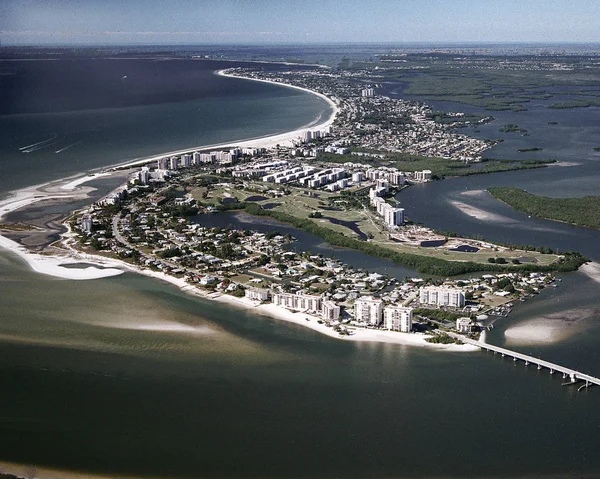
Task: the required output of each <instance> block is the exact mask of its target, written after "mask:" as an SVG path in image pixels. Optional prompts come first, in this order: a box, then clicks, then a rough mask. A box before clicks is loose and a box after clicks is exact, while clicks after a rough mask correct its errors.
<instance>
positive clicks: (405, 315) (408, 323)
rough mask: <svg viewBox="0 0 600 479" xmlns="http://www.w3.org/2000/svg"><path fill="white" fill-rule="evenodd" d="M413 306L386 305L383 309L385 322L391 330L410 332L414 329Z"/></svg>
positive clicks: (386, 326)
mask: <svg viewBox="0 0 600 479" xmlns="http://www.w3.org/2000/svg"><path fill="white" fill-rule="evenodd" d="M412 313H413V310H412V308H405V307H403V306H386V307H385V308H384V309H383V324H384V325H385V328H386V329H389V330H390V331H401V332H403V333H410V331H411V330H412Z"/></svg>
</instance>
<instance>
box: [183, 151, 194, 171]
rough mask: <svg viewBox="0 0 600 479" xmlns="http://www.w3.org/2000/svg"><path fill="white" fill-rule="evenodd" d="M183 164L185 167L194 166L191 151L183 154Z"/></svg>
mask: <svg viewBox="0 0 600 479" xmlns="http://www.w3.org/2000/svg"><path fill="white" fill-rule="evenodd" d="M181 166H183V167H185V168H189V167H190V166H192V155H190V154H189V153H187V154H185V155H183V156H182V157H181Z"/></svg>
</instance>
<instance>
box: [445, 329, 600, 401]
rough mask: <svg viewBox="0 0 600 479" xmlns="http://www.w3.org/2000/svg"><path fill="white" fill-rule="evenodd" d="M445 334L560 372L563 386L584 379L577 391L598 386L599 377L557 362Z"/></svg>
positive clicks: (456, 335)
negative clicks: (564, 380) (563, 380)
mask: <svg viewBox="0 0 600 479" xmlns="http://www.w3.org/2000/svg"><path fill="white" fill-rule="evenodd" d="M447 334H448V335H449V336H451V337H453V338H455V339H459V340H460V341H462V342H463V343H465V344H472V345H473V346H477V347H478V348H481V349H485V350H487V351H492V352H493V353H494V354H501V355H502V357H506V356H508V357H510V358H512V359H513V361H519V360H520V361H523V362H524V363H525V365H526V366H528V365H529V364H534V365H536V366H537V368H538V369H542V368H546V369H549V370H550V374H554V373H556V372H559V373H562V375H563V379H569V380H568V381H567V382H564V383H563V386H567V385H570V384H575V383H577V382H579V381H585V383H584V384H582V385H581V386H580V387H579V389H578V391H581V390H582V389H585V388H588V387H590V386H592V385H596V386H600V378H596V377H594V376H590V375H589V374H584V373H581V372H579V371H575V370H574V369H570V368H566V367H564V366H561V365H559V364H555V363H551V362H550V361H544V360H543V359H540V358H535V357H533V356H528V355H527V354H522V353H518V352H516V351H511V350H510V349H505V348H501V347H499V346H493V345H491V344H487V343H482V342H481V341H475V340H474V339H470V338H467V337H465V336H463V335H461V334H456V333H447Z"/></svg>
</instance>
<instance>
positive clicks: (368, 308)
mask: <svg viewBox="0 0 600 479" xmlns="http://www.w3.org/2000/svg"><path fill="white" fill-rule="evenodd" d="M382 317H383V301H381V299H380V298H373V296H363V297H361V298H358V299H357V300H356V301H355V302H354V319H356V321H359V322H361V323H369V324H371V325H373V326H379V325H380V324H381V321H382Z"/></svg>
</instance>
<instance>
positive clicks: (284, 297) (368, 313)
mask: <svg viewBox="0 0 600 479" xmlns="http://www.w3.org/2000/svg"><path fill="white" fill-rule="evenodd" d="M245 296H246V298H248V299H251V300H253V301H268V299H269V296H270V297H271V302H272V303H273V304H274V305H276V306H279V307H281V308H285V309H289V310H291V311H299V312H303V313H306V314H311V315H317V316H319V317H321V318H322V319H323V320H324V321H326V322H332V321H339V320H340V306H338V305H337V304H336V302H335V301H332V300H327V299H323V297H322V296H317V295H311V294H305V293H303V292H300V291H298V292H295V293H283V292H271V291H269V290H267V289H262V288H247V289H246V290H245ZM353 312H354V321H352V324H355V325H357V326H366V327H377V328H379V327H383V328H384V329H388V330H390V331H401V332H404V333H409V332H411V331H412V318H413V309H412V308H408V307H403V306H399V305H396V304H385V303H384V302H383V300H382V299H381V298H373V297H372V296H361V297H359V298H358V299H356V301H355V303H354V311H353Z"/></svg>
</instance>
